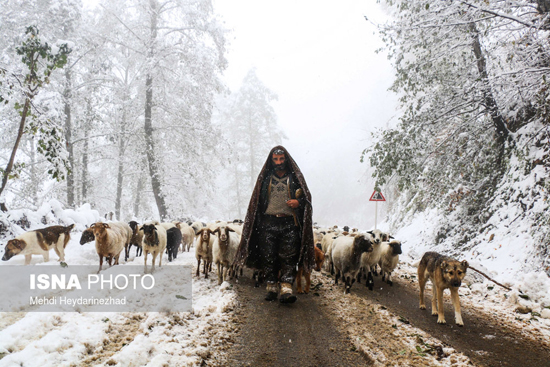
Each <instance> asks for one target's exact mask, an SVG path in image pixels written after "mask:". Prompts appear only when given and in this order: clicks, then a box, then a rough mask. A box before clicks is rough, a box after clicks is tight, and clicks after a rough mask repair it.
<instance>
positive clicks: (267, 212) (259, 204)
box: [235, 145, 315, 303]
mask: <svg viewBox="0 0 550 367" xmlns="http://www.w3.org/2000/svg"><path fill="white" fill-rule="evenodd" d="M312 209H313V208H312V206H311V194H310V192H309V189H308V187H307V184H306V180H305V178H304V176H303V174H302V172H301V171H300V168H299V167H298V165H297V164H296V162H295V161H294V159H292V157H291V156H290V154H288V151H287V150H286V149H285V148H284V147H282V146H280V145H279V146H276V147H274V148H273V149H272V150H271V151H270V152H269V156H268V157H267V160H266V162H265V164H264V166H263V168H262V170H261V171H260V174H259V175H258V179H257V180H256V185H255V187H254V191H253V192H252V197H251V198H250V203H249V205H248V211H247V213H246V218H245V222H244V226H243V234H242V237H241V242H240V244H239V249H238V252H237V257H236V259H235V263H236V264H237V265H239V266H243V265H245V264H246V266H248V267H250V268H253V269H257V270H260V271H262V272H263V274H264V276H265V280H266V283H267V286H266V290H267V295H266V296H265V300H267V301H274V300H276V299H277V297H279V301H280V302H281V303H294V302H296V296H295V295H294V294H293V293H292V285H293V283H294V279H295V278H296V272H297V268H298V266H303V267H304V269H309V270H310V271H311V269H313V267H314V266H315V252H314V243H313V227H312Z"/></svg>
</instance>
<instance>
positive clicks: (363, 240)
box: [331, 234, 372, 293]
mask: <svg viewBox="0 0 550 367" xmlns="http://www.w3.org/2000/svg"><path fill="white" fill-rule="evenodd" d="M370 251H372V243H371V241H370V236H367V235H365V234H359V235H357V236H355V237H349V236H340V237H337V238H336V239H335V240H334V241H333V243H332V251H331V259H332V263H333V264H334V271H335V273H336V274H335V276H334V282H335V284H338V279H339V278H340V276H342V278H343V279H344V283H345V290H344V293H349V292H350V289H351V285H352V284H353V283H354V282H355V279H356V277H357V273H359V269H360V268H361V255H362V254H363V253H365V252H370Z"/></svg>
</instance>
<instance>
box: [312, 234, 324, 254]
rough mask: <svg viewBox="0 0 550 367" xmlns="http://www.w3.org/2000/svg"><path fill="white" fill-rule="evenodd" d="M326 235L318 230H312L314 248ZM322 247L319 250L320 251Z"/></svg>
mask: <svg viewBox="0 0 550 367" xmlns="http://www.w3.org/2000/svg"><path fill="white" fill-rule="evenodd" d="M325 234H326V232H325V231H320V230H318V229H313V243H314V244H315V246H317V244H318V243H321V242H322V241H323V236H324V235H325ZM322 249H323V248H322V245H321V248H320V250H322Z"/></svg>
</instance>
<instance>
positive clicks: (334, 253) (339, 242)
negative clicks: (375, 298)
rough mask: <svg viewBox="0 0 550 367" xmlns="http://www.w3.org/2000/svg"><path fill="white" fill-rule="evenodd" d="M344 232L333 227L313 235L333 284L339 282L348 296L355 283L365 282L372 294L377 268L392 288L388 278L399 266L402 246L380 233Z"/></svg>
mask: <svg viewBox="0 0 550 367" xmlns="http://www.w3.org/2000/svg"><path fill="white" fill-rule="evenodd" d="M343 229H344V230H339V229H338V227H337V226H334V227H332V228H325V229H322V228H315V229H314V231H313V233H314V237H315V242H316V246H317V247H320V248H321V250H322V251H323V253H324V254H325V266H326V269H327V270H328V271H330V274H331V275H334V281H335V283H336V284H338V280H339V279H340V278H342V280H343V281H344V292H345V293H349V292H350V289H351V286H352V284H353V283H354V282H355V281H356V280H357V281H360V280H361V278H365V279H366V285H367V287H369V289H370V290H373V288H374V278H373V274H374V275H377V266H379V267H380V270H381V274H382V281H386V282H387V283H388V284H390V285H392V280H391V274H392V272H393V270H394V269H395V267H396V266H397V263H398V262H399V255H400V254H401V242H400V241H397V240H395V239H393V237H392V236H390V235H389V234H387V233H384V232H382V231H380V230H379V229H375V230H373V231H368V232H366V233H360V232H359V231H358V230H357V229H352V230H351V231H349V228H348V227H347V226H346V227H344V228H343Z"/></svg>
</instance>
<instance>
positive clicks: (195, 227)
mask: <svg viewBox="0 0 550 367" xmlns="http://www.w3.org/2000/svg"><path fill="white" fill-rule="evenodd" d="M190 227H191V228H193V230H194V231H195V235H197V233H198V232H199V231H200V230H201V229H203V228H204V227H206V226H204V225H203V223H201V222H193V223H191V225H190Z"/></svg>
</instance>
